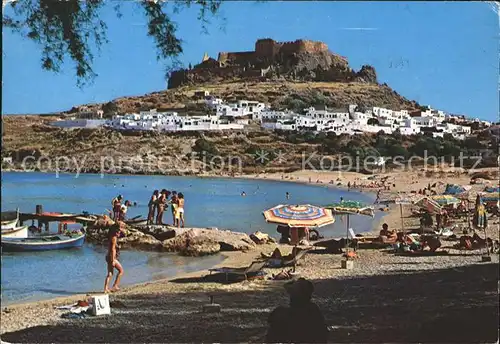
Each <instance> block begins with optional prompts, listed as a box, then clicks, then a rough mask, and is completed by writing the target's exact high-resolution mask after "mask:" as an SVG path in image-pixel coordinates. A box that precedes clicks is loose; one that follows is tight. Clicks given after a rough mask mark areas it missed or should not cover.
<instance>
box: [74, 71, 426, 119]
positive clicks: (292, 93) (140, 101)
mask: <svg viewBox="0 0 500 344" xmlns="http://www.w3.org/2000/svg"><path fill="white" fill-rule="evenodd" d="M362 72H363V73H367V74H369V69H365V71H362ZM201 90H206V91H209V92H210V94H212V95H216V96H219V97H222V98H223V99H225V100H226V101H228V102H231V101H236V100H240V99H246V100H257V101H260V102H264V103H268V104H271V105H272V106H273V107H274V108H277V109H284V108H288V109H290V110H296V111H300V110H301V109H304V108H307V107H309V106H314V105H327V106H328V107H330V108H345V107H347V106H348V105H349V104H357V105H359V106H361V107H366V108H368V107H372V106H380V107H386V108H390V109H395V110H396V109H408V110H411V109H416V108H418V107H419V104H417V103H416V102H414V101H410V100H408V99H406V98H405V97H403V96H401V95H400V94H398V93H397V92H396V91H394V90H392V89H391V88H390V87H389V86H387V85H385V84H384V85H379V84H372V83H363V82H349V83H344V82H291V81H286V80H283V79H281V80H276V81H266V82H258V81H255V82H243V81H226V82H224V83H218V82H210V83H206V84H199V85H196V86H182V87H178V88H174V89H170V90H165V91H160V92H153V93H149V94H145V95H143V96H133V97H123V98H117V99H115V100H113V101H110V102H108V103H105V104H87V105H85V108H88V109H92V110H97V109H102V110H104V113H105V114H106V115H110V114H112V113H115V112H117V113H127V112H129V113H130V112H137V111H141V110H144V111H147V110H150V109H157V110H158V111H167V110H175V111H178V112H180V113H182V112H190V113H192V112H193V111H194V112H196V111H204V110H203V106H202V103H203V101H201V100H200V99H199V98H197V97H195V92H196V91H201ZM79 109H80V107H74V108H72V109H71V110H69V111H68V112H67V113H74V112H77V111H78V110H79Z"/></svg>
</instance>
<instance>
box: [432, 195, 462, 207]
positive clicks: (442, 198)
mask: <svg viewBox="0 0 500 344" xmlns="http://www.w3.org/2000/svg"><path fill="white" fill-rule="evenodd" d="M430 198H431V199H432V200H433V201H435V202H437V203H438V204H439V205H440V206H445V205H450V204H458V203H460V200H459V199H458V198H456V197H453V196H451V195H434V196H430Z"/></svg>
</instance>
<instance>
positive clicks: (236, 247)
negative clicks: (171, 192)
mask: <svg viewBox="0 0 500 344" xmlns="http://www.w3.org/2000/svg"><path fill="white" fill-rule="evenodd" d="M87 241H88V242H91V243H94V244H99V245H106V244H107V242H108V229H107V228H106V227H102V226H92V227H90V228H89V229H88V230H87ZM272 242H275V241H274V239H272V238H270V237H269V236H267V235H265V234H262V233H259V234H257V233H256V234H252V235H248V234H245V233H240V232H233V231H230V230H219V229H217V228H176V227H170V226H159V225H151V226H137V227H130V226H127V228H126V229H125V230H124V236H123V237H122V238H120V239H119V246H120V248H121V249H139V250H148V251H164V252H177V253H179V254H180V255H183V256H205V255H210V254H215V253H218V252H221V251H247V250H252V249H255V248H256V247H257V246H258V245H260V244H267V243H272Z"/></svg>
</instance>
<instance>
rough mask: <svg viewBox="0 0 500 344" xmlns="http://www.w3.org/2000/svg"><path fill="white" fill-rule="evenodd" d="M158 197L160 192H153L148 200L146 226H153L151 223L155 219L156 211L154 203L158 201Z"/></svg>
mask: <svg viewBox="0 0 500 344" xmlns="http://www.w3.org/2000/svg"><path fill="white" fill-rule="evenodd" d="M159 195H160V191H158V190H155V191H154V192H153V195H152V196H151V198H150V199H149V203H148V208H149V212H148V225H152V224H153V221H154V218H155V212H156V209H157V203H156V202H157V200H158V196H159Z"/></svg>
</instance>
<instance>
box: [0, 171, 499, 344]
mask: <svg viewBox="0 0 500 344" xmlns="http://www.w3.org/2000/svg"><path fill="white" fill-rule="evenodd" d="M282 176H283V179H282ZM382 176H388V177H389V180H390V181H391V184H395V185H396V187H394V188H392V192H395V191H410V190H418V189H421V188H423V187H425V186H427V185H428V184H429V183H431V184H432V183H434V182H438V181H442V182H443V183H458V184H468V183H469V179H470V176H469V175H467V174H460V175H455V174H454V175H453V176H452V175H449V176H448V175H447V176H446V177H445V178H440V177H438V176H436V175H433V176H425V175H420V174H419V173H418V172H417V173H413V174H412V173H399V174H397V173H395V174H390V173H386V174H380V176H379V177H382ZM244 177H246V178H264V177H265V178H264V179H268V180H285V181H286V180H288V181H294V182H306V183H307V182H309V177H310V178H311V181H312V182H313V184H316V181H319V182H322V183H323V184H328V183H329V182H330V180H334V181H335V183H337V182H341V183H342V185H341V186H345V185H346V184H347V182H348V181H351V183H353V182H354V181H356V183H357V184H359V183H360V182H362V183H369V182H370V181H368V180H366V176H363V175H360V174H355V173H342V175H341V176H339V175H338V173H334V172H331V173H326V172H324V173H316V172H309V171H304V172H294V173H290V174H283V175H282V174H271V175H260V176H257V177H256V176H255V175H254V176H244ZM337 179H339V180H338V181H337ZM328 185H330V184H328ZM479 187H480V186H477V187H475V188H476V189H479ZM483 187H484V186H483ZM364 191H372V192H373V191H376V190H370V189H365V190H364ZM406 208H409V207H406ZM404 211H405V212H404V214H403V215H404V217H405V218H404V221H405V228H410V227H412V226H413V227H414V226H416V221H417V220H418V219H415V218H407V216H408V213H409V209H404ZM381 221H383V222H385V223H388V224H389V226H390V227H391V228H396V229H399V228H401V218H400V214H399V206H393V207H391V208H389V211H388V212H387V213H386V215H385V216H384V217H383V218H382V220H381ZM498 226H499V225H498V219H496V220H493V221H490V227H489V232H488V236H490V237H492V238H494V239H498V232H499V231H498ZM379 227H380V223H374V228H373V231H374V232H378V230H379ZM453 243H454V242H446V241H444V242H443V247H442V248H441V249H445V250H448V255H445V256H433V257H403V256H396V255H394V254H390V253H387V252H384V251H383V250H360V251H358V253H359V256H358V258H356V260H355V263H354V264H355V267H354V269H353V270H344V269H340V261H341V259H342V258H341V256H340V255H332V254H307V255H306V257H305V260H304V261H302V263H301V265H300V266H298V267H297V273H298V274H299V275H300V276H301V277H305V278H308V279H310V280H312V281H313V283H314V285H315V294H314V300H315V302H317V304H318V305H319V307H320V308H321V310H322V311H323V312H324V315H325V318H326V320H327V323H328V325H329V326H331V332H330V341H331V342H364V343H367V342H454V343H459V342H495V341H496V339H497V336H498V284H497V282H498V267H499V266H498V255H493V256H492V262H491V263H482V262H481V255H482V254H483V253H484V250H483V251H480V250H475V251H468V252H461V251H458V250H454V249H452V248H451V245H452V244H453ZM277 246H279V247H280V249H281V250H282V251H290V250H291V247H289V246H284V245H263V246H259V247H258V249H257V250H254V251H250V252H227V253H225V255H226V257H227V258H226V259H225V261H224V262H222V263H221V264H219V266H234V267H238V266H248V265H249V264H250V263H251V262H252V261H253V260H254V259H255V258H257V257H259V256H260V253H261V252H264V253H270V252H272V251H273V249H274V248H275V247H277ZM125 268H126V267H125ZM265 271H266V272H267V273H268V276H270V275H271V274H276V273H278V272H279V271H281V269H266V270H265ZM207 273H208V271H203V272H196V273H191V274H188V275H183V276H178V277H176V278H175V279H171V280H168V281H167V280H162V281H155V282H150V283H144V284H140V285H137V286H133V287H129V288H124V289H123V290H121V291H120V292H118V293H116V294H112V295H111V296H110V298H111V300H112V301H121V302H123V303H124V304H125V306H126V308H113V309H112V314H111V315H110V316H105V317H89V318H85V319H72V320H68V319H62V318H61V314H62V313H63V311H59V310H55V309H54V306H58V305H66V304H71V303H74V302H75V301H77V300H79V299H85V298H86V297H85V295H75V296H72V297H63V298H57V299H53V300H48V301H40V302H32V303H27V304H18V305H13V306H9V307H8V308H7V309H5V308H4V309H2V314H1V334H2V337H1V338H2V340H3V341H7V342H116V343H117V342H201V341H203V342H262V341H263V340H264V336H265V332H266V327H267V317H268V314H269V312H270V311H271V310H272V309H273V308H275V307H277V306H279V305H283V304H286V303H287V295H286V293H285V291H284V289H283V284H284V281H268V280H255V281H245V282H241V283H235V284H219V283H207V282H204V281H202V280H201V279H200V277H201V276H203V275H206V274H207ZM102 277H104V276H102ZM96 278H101V276H96ZM210 295H212V296H214V302H216V303H219V304H220V305H221V307H222V312H221V313H216V314H205V313H203V312H202V311H201V310H202V306H203V304H205V303H208V301H209V296H210Z"/></svg>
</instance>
